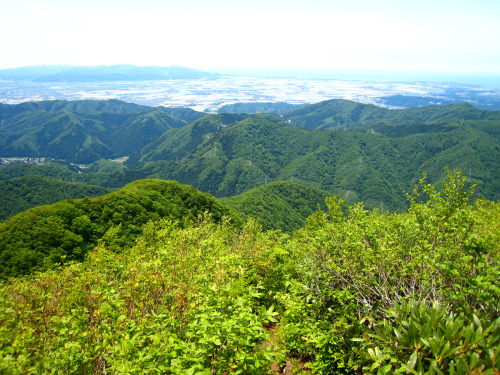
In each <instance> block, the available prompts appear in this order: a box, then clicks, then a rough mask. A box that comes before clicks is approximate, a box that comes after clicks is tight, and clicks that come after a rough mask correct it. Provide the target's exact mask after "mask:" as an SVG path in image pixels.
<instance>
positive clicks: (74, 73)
mask: <svg viewBox="0 0 500 375" xmlns="http://www.w3.org/2000/svg"><path fill="white" fill-rule="evenodd" d="M212 77H217V74H215V73H206V72H202V71H199V70H196V69H191V68H185V67H181V66H170V67H160V66H145V67H140V66H135V65H109V66H108V65H101V66H68V65H49V66H32V67H21V68H12V69H4V70H0V79H3V80H16V81H19V80H32V81H35V82H92V81H150V80H168V79H199V78H212Z"/></svg>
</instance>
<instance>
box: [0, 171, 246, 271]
mask: <svg viewBox="0 0 500 375" xmlns="http://www.w3.org/2000/svg"><path fill="white" fill-rule="evenodd" d="M205 212H209V213H211V214H212V215H213V218H214V219H215V220H216V221H220V220H221V219H222V216H224V215H227V216H231V217H233V219H234V220H236V221H237V220H238V219H237V218H236V216H235V215H234V214H232V212H231V211H230V210H229V209H228V208H227V207H225V206H223V205H222V204H221V203H219V202H217V201H216V200H215V199H214V198H213V197H211V196H210V195H208V194H203V193H200V192H199V191H196V189H194V188H192V187H191V186H185V185H181V184H179V183H177V182H174V181H161V180H140V181H136V182H133V183H130V184H129V185H127V186H125V187H124V188H122V189H120V190H118V191H115V192H113V193H110V194H108V195H105V196H102V197H95V198H84V199H73V200H67V201H62V202H58V203H55V204H52V205H49V206H42V207H36V208H32V209H29V210H27V211H24V212H21V213H19V214H17V215H15V216H13V217H11V218H10V219H8V220H7V221H5V222H3V223H0V278H5V277H10V276H17V275H21V274H27V273H30V272H33V271H34V270H37V269H44V268H47V267H50V266H52V265H54V264H56V263H59V262H67V261H72V260H75V261H81V260H83V259H84V257H85V254H86V253H87V252H88V251H89V250H91V249H93V247H94V246H95V245H96V244H97V242H98V241H99V240H101V239H102V240H103V241H105V242H106V243H108V244H110V246H114V245H113V244H115V245H116V246H120V247H123V246H129V245H132V244H133V242H134V239H135V238H136V237H137V236H138V235H139V234H140V233H141V232H142V226H143V225H144V224H146V223H147V222H148V221H150V220H156V221H157V220H160V219H170V220H173V221H176V220H177V221H179V223H180V225H184V224H186V225H188V224H189V223H193V222H196V221H197V219H198V215H201V214H204V213H205Z"/></svg>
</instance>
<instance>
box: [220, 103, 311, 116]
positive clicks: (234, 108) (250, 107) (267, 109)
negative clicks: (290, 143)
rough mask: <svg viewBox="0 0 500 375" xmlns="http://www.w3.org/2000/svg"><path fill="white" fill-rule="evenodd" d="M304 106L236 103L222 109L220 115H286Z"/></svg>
mask: <svg viewBox="0 0 500 375" xmlns="http://www.w3.org/2000/svg"><path fill="white" fill-rule="evenodd" d="M303 106H304V105H303V104H289V103H285V102H278V103H275V102H267V103H234V104H226V105H223V106H222V107H220V108H219V109H218V110H217V112H218V113H258V112H262V113H275V114H278V115H281V114H285V113H287V112H290V111H292V110H294V109H297V108H299V107H303Z"/></svg>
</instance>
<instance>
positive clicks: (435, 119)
mask: <svg viewBox="0 0 500 375" xmlns="http://www.w3.org/2000/svg"><path fill="white" fill-rule="evenodd" d="M284 117H285V118H286V119H287V120H290V122H291V124H292V125H295V126H301V127H304V128H306V129H344V128H346V129H348V128H351V127H359V126H363V127H366V126H371V125H374V124H376V123H379V122H386V123H389V124H392V125H409V124H414V123H440V122H445V121H446V120H449V119H460V120H490V121H497V122H498V121H499V120H500V112H499V111H487V110H481V109H477V108H475V107H473V106H472V105H470V104H467V103H458V104H451V105H445V106H427V107H420V108H406V109H387V108H381V107H377V106H375V105H373V104H362V103H356V102H352V101H349V100H342V99H333V100H327V101H323V102H319V103H316V104H311V105H310V106H306V107H302V108H299V109H296V110H294V111H291V112H288V113H287V114H286V115H285V116H284Z"/></svg>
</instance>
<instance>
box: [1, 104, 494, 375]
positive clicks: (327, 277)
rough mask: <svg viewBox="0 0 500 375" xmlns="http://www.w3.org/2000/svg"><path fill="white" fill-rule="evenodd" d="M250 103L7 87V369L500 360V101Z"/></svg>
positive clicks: (262, 370)
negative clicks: (28, 96)
mask: <svg viewBox="0 0 500 375" xmlns="http://www.w3.org/2000/svg"><path fill="white" fill-rule="evenodd" d="M240 108H242V109H244V111H246V112H255V111H257V112H258V113H212V114H204V113H200V112H196V111H192V110H187V109H176V108H162V107H155V108H150V107H145V106H138V105H134V104H129V103H124V102H120V101H78V102H67V101H48V102H38V103H23V104H19V105H0V159H2V163H3V164H5V165H2V166H0V192H1V193H2V199H1V200H0V212H1V213H2V215H4V216H3V217H2V219H4V221H3V222H1V223H0V373H2V374H4V373H5V374H46V373H53V374H60V373H64V374H192V375H195V374H198V375H203V374H207V375H208V374H220V375H226V374H273V373H274V374H278V373H286V374H301V373H302V374H304V373H305V374H307V373H312V374H377V375H382V374H417V375H421V374H422V375H423V374H429V375H430V374H459V375H462V374H464V375H465V374H485V375H493V374H498V373H499V372H500V345H499V343H500V313H499V311H500V286H499V280H500V252H499V249H500V205H499V203H498V198H499V194H500V157H499V155H500V127H499V125H500V112H498V111H486V110H479V109H477V108H474V107H472V106H470V105H467V104H452V105H447V106H428V107H420V108H410V109H406V110H388V109H383V108H378V107H376V106H371V105H363V104H360V103H354V102H349V101H344V100H332V101H326V102H322V103H316V104H312V105H307V106H302V107H299V108H297V107H293V108H291V107H288V108H287V106H286V105H284V104H283V103H276V105H267V104H266V105H264V106H243V107H240ZM228 111H237V106H233V107H230V108H228Z"/></svg>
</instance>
